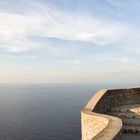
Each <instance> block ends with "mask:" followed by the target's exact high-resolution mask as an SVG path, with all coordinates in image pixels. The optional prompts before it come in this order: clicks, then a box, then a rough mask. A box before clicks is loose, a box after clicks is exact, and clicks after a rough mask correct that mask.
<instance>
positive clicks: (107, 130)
mask: <svg viewBox="0 0 140 140" xmlns="http://www.w3.org/2000/svg"><path fill="white" fill-rule="evenodd" d="M106 94H107V91H106V90H100V91H98V92H97V93H96V95H95V96H94V97H93V98H92V99H91V100H90V101H89V102H88V104H87V105H86V106H85V108H83V109H82V111H81V124H82V125H81V131H82V140H112V139H117V138H118V136H119V134H120V132H121V129H122V121H121V119H119V118H117V117H113V116H109V115H105V114H101V113H104V111H106V110H107V108H106V107H105V106H104V109H103V108H102V107H99V109H97V106H98V104H99V102H102V101H101V100H104V99H103V98H105V96H106ZM104 101H105V100H104ZM105 104H107V102H106V103H105ZM105 104H104V105H105ZM99 106H100V105H99ZM107 106H108V105H107ZM94 109H96V110H97V112H98V111H99V112H100V113H96V112H95V111H94Z"/></svg>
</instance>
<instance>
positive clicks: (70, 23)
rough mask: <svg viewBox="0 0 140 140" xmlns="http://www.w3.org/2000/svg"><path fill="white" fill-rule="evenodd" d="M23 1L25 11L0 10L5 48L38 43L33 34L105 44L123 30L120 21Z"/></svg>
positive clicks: (1, 41) (21, 48)
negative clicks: (106, 19) (111, 20)
mask: <svg viewBox="0 0 140 140" xmlns="http://www.w3.org/2000/svg"><path fill="white" fill-rule="evenodd" d="M26 4H27V5H28V9H26V14H19V13H17V12H16V13H12V12H9V11H8V12H3V11H0V19H1V20H0V48H3V49H5V50H6V51H8V52H14V53H18V52H24V51H29V50H32V49H34V48H40V47H42V44H41V43H40V40H38V41H36V40H32V37H33V36H38V37H44V38H50V37H53V38H59V39H63V40H76V41H86V42H92V43H95V44H99V45H105V44H108V43H111V42H113V41H116V40H118V39H119V38H121V36H122V34H123V31H124V30H125V27H124V26H123V25H121V24H116V23H109V22H107V21H103V20H100V19H97V18H96V17H93V16H89V15H83V14H76V13H66V12H62V11H60V10H59V9H57V8H55V7H53V6H52V5H48V4H46V5H43V3H42V4H41V3H38V2H37V1H34V2H33V1H30V2H27V1H26ZM29 6H30V8H29ZM48 48H49V47H48ZM56 50H58V48H55V49H54V48H51V49H50V52H53V53H55V51H56Z"/></svg>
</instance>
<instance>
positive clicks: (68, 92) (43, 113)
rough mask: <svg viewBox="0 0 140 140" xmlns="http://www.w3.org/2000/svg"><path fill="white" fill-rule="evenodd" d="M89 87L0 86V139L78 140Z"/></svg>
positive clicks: (91, 92) (91, 89) (91, 87)
mask: <svg viewBox="0 0 140 140" xmlns="http://www.w3.org/2000/svg"><path fill="white" fill-rule="evenodd" d="M104 87H112V86H104V85H92V84H73V85H72V84H34V85H33V84H29V85H20V84H19V85H0V140H80V138H81V134H80V110H81V109H82V107H84V106H85V104H86V103H87V101H88V100H89V99H90V98H91V97H92V96H93V95H94V93H95V91H96V90H98V89H100V88H104Z"/></svg>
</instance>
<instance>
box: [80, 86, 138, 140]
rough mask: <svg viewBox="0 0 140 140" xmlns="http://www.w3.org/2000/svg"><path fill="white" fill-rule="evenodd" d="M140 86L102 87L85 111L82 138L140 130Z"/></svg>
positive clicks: (103, 139)
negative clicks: (130, 87) (127, 87)
mask: <svg viewBox="0 0 140 140" xmlns="http://www.w3.org/2000/svg"><path fill="white" fill-rule="evenodd" d="M139 123H140V88H132V89H113V90H100V91H98V92H97V93H96V94H95V96H94V97H93V98H92V99H91V100H90V101H89V102H88V103H87V105H86V106H85V107H84V108H83V109H82V111H81V131H82V140H114V139H118V138H119V136H120V134H121V132H122V131H123V132H125V133H126V132H127V133H128V132H129V133H133V132H136V133H140V126H139Z"/></svg>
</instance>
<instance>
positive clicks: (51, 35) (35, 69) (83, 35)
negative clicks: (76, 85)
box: [0, 0, 140, 83]
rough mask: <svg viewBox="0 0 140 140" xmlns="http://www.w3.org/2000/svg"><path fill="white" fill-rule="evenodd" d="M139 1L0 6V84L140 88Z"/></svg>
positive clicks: (47, 0)
mask: <svg viewBox="0 0 140 140" xmlns="http://www.w3.org/2000/svg"><path fill="white" fill-rule="evenodd" d="M139 17H140V1H139V0H123V1H122V0H14V1H13V0H0V83H17V82H19V83H22V82H23V83H26V82H27V83H28V82H29V83H30V82H31V83H32V82H36V83H37V82H39V83H42V82H43V83H53V82H54V83H59V82H60V83H61V82H105V81H110V82H120V81H123V82H139V81H140V72H139V71H140V19H139Z"/></svg>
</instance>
